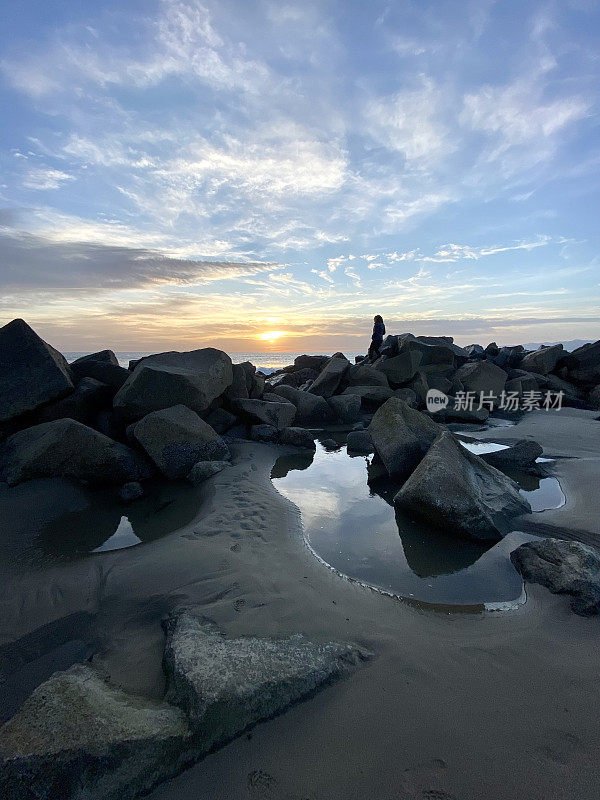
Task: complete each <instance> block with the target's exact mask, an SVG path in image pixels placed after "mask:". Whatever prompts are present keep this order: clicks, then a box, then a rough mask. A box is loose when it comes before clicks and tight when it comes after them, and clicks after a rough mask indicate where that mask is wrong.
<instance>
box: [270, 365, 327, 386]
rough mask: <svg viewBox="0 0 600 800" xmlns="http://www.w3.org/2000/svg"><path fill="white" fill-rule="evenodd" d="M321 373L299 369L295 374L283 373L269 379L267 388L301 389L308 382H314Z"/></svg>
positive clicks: (314, 370)
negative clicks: (285, 387) (290, 387)
mask: <svg viewBox="0 0 600 800" xmlns="http://www.w3.org/2000/svg"><path fill="white" fill-rule="evenodd" d="M318 374H319V373H318V372H317V371H316V369H299V370H296V371H295V372H282V373H281V374H280V375H274V376H273V377H272V378H268V379H267V386H271V387H273V386H293V387H294V389H299V388H300V387H301V386H302V385H303V384H305V383H306V382H307V381H314V379H315V378H316V377H317V375H318Z"/></svg>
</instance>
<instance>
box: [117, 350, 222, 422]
mask: <svg viewBox="0 0 600 800" xmlns="http://www.w3.org/2000/svg"><path fill="white" fill-rule="evenodd" d="M232 381H233V366H232V364H231V359H230V358H229V356H228V355H227V354H226V353H223V352H222V351H221V350H215V349H214V348H212V347H207V348H204V349H202V350H192V351H190V352H188V353H176V352H169V353H158V354H157V355H153V356H148V357H147V358H143V359H141V360H140V361H139V363H138V364H137V366H136V367H135V369H134V371H133V373H132V374H131V375H130V376H129V378H128V379H127V380H126V381H125V383H124V384H123V386H122V387H121V388H120V389H119V391H118V392H117V394H116V395H115V399H114V407H115V409H116V410H118V411H119V413H120V414H121V415H122V416H123V417H124V418H125V419H128V420H134V419H140V418H141V417H145V416H146V414H149V413H150V412H152V411H160V410H161V409H163V408H170V407H171V406H173V405H180V404H181V405H185V406H188V408H190V409H191V410H192V411H196V412H197V413H198V414H201V413H203V412H206V411H208V410H209V409H210V408H211V405H212V404H213V403H214V401H215V400H216V399H217V398H218V397H219V396H220V395H222V394H223V392H224V391H225V390H226V389H227V388H228V387H229V386H230V385H231V383H232Z"/></svg>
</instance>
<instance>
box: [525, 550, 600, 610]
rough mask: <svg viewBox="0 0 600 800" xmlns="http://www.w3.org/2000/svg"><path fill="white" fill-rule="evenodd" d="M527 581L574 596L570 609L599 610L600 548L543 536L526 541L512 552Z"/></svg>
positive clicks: (558, 592) (557, 592)
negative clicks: (539, 538)
mask: <svg viewBox="0 0 600 800" xmlns="http://www.w3.org/2000/svg"><path fill="white" fill-rule="evenodd" d="M510 560H511V561H512V563H513V564H514V565H515V568H516V569H517V571H518V572H519V573H520V574H521V575H522V577H523V578H524V579H525V580H526V581H530V582H531V583H540V584H541V585H542V586H545V587H546V588H548V589H550V591H551V592H554V593H555V594H569V595H571V608H572V610H573V611H574V612H575V613H576V614H580V615H581V616H591V615H595V614H599V613H600V551H598V550H597V549H596V548H595V547H589V546H588V545H585V544H581V542H567V541H564V540H563V539H541V540H539V541H533V542H526V543H525V544H522V545H521V546H520V547H517V549H516V550H513V552H512V553H511V554H510Z"/></svg>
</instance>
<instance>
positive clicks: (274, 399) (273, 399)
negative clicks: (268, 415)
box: [262, 392, 294, 405]
mask: <svg viewBox="0 0 600 800" xmlns="http://www.w3.org/2000/svg"><path fill="white" fill-rule="evenodd" d="M262 399H263V400H264V401H265V403H290V404H291V405H294V404H293V403H292V401H291V400H287V399H286V398H285V397H283V395H280V394H275V392H265V393H264V394H263V396H262Z"/></svg>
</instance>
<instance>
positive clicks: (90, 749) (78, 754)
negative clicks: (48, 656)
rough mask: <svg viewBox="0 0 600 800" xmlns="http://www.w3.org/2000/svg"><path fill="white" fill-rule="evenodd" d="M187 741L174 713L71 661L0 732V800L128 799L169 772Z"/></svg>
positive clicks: (176, 766)
mask: <svg viewBox="0 0 600 800" xmlns="http://www.w3.org/2000/svg"><path fill="white" fill-rule="evenodd" d="M190 741H191V736H190V729H189V726H188V723H187V720H186V717H185V714H184V713H183V712H182V711H181V709H179V708H176V707H173V706H169V705H167V704H166V703H156V702H153V701H151V700H147V699H146V698H142V697H135V696H132V695H128V694H126V693H125V692H123V691H120V690H119V689H115V688H112V687H111V686H109V685H108V684H107V683H105V681H103V680H102V679H101V678H100V676H99V675H98V674H97V673H96V672H95V671H94V670H93V669H92V668H91V667H90V666H88V665H84V664H77V665H75V666H73V667H71V668H70V669H68V670H66V671H65V672H55V673H54V675H52V677H51V678H49V679H48V680H47V681H45V682H44V683H42V684H41V685H40V686H38V688H37V689H36V690H35V691H34V692H33V694H32V695H30V697H29V698H28V699H27V700H26V701H25V703H24V704H23V705H22V706H21V708H20V710H19V711H18V712H17V714H16V715H15V716H14V717H13V718H12V719H10V720H9V721H8V722H7V723H5V724H4V726H3V727H2V728H1V729H0V758H1V759H2V765H1V767H0V796H1V797H4V798H7V800H8V798H15V800H16V798H20V800H54V799H55V798H60V800H86V799H88V798H89V799H90V800H91V798H98V800H100V798H102V800H127V798H133V797H137V796H139V795H140V794H143V793H145V792H147V791H149V790H150V789H152V787H153V786H155V785H156V784H157V783H158V782H159V781H160V780H163V779H165V778H168V777H171V776H173V775H175V774H176V772H178V771H179V770H180V769H181V767H182V766H183V764H184V763H185V761H186V755H188V757H189V753H188V749H189V748H190Z"/></svg>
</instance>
